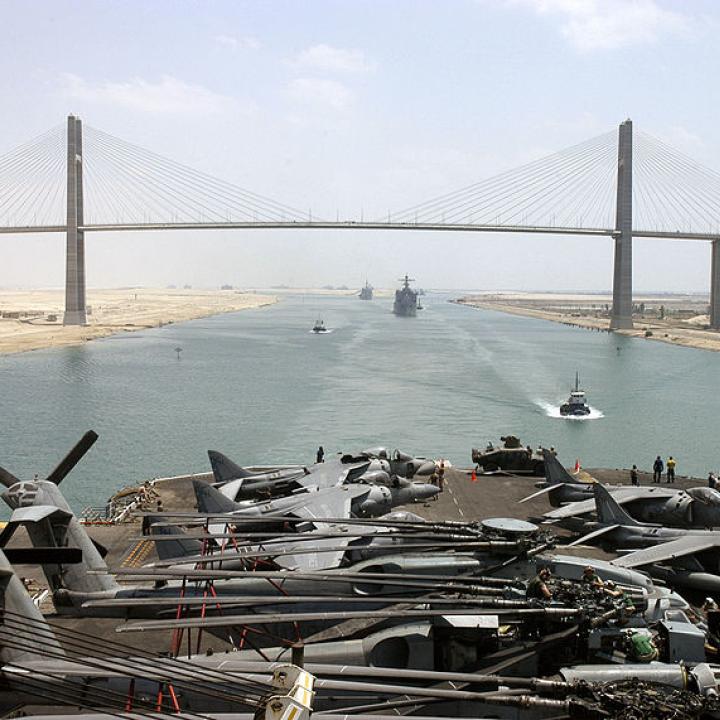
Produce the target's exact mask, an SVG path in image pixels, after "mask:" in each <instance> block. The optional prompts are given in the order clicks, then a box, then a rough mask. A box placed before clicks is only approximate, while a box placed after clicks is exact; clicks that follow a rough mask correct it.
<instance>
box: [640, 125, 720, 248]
mask: <svg viewBox="0 0 720 720" xmlns="http://www.w3.org/2000/svg"><path fill="white" fill-rule="evenodd" d="M633 146H634V148H633V149H634V159H633V228H634V229H635V230H638V231H640V230H642V231H648V232H653V231H654V232H670V233H674V232H685V233H702V234H711V235H720V173H717V172H715V171H714V170H711V169H710V168H707V167H704V166H703V165H701V164H700V163H698V162H696V161H695V160H693V159H692V158H690V157H688V156H687V155H684V154H683V153H681V152H679V151H677V150H675V149H674V148H672V147H670V146H669V145H668V144H667V143H664V142H663V141H662V140H658V139H657V138H655V137H653V136H652V135H649V134H648V133H646V132H643V131H638V130H636V131H635V133H634V137H633Z"/></svg>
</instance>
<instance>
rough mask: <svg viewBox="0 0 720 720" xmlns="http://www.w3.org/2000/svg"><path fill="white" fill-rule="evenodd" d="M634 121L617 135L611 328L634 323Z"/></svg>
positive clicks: (620, 328) (630, 325)
mask: <svg viewBox="0 0 720 720" xmlns="http://www.w3.org/2000/svg"><path fill="white" fill-rule="evenodd" d="M632 140H633V135H632V120H625V122H623V123H620V129H619V132H618V171H617V204H616V206H615V262H614V273H613V304H612V315H611V316H610V329H611V330H623V329H630V328H632V327H633V320H632V226H633V217H632V164H633V152H632Z"/></svg>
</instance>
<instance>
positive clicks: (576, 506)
mask: <svg viewBox="0 0 720 720" xmlns="http://www.w3.org/2000/svg"><path fill="white" fill-rule="evenodd" d="M608 491H609V492H610V494H611V495H612V497H613V500H615V502H616V503H617V504H618V505H625V504H627V503H629V502H633V501H634V500H648V499H650V498H666V497H672V496H673V495H677V494H678V491H677V490H664V489H663V490H661V489H660V488H657V489H656V488H641V487H627V488H618V489H613V490H608ZM591 512H595V498H590V499H589V500H582V501H581V502H573V503H568V504H567V505H563V506H562V507H559V508H555V509H554V510H549V511H548V512H546V513H544V514H543V517H544V518H545V519H546V520H564V519H565V518H569V517H575V516H577V515H586V514H588V513H591Z"/></svg>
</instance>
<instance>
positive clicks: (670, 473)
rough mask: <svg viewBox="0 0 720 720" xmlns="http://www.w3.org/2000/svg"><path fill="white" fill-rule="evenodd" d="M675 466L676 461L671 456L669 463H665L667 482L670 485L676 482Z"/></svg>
mask: <svg viewBox="0 0 720 720" xmlns="http://www.w3.org/2000/svg"><path fill="white" fill-rule="evenodd" d="M675 465H676V463H675V459H674V458H673V456H672V455H671V456H670V457H669V458H668V459H667V463H665V467H666V468H667V481H668V482H669V483H674V482H675Z"/></svg>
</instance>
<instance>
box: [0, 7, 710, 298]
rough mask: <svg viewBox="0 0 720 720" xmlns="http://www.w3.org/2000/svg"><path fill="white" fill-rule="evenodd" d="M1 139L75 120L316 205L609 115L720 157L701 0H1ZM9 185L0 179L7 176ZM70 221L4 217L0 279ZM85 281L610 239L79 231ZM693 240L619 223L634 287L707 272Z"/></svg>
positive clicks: (218, 278)
mask: <svg viewBox="0 0 720 720" xmlns="http://www.w3.org/2000/svg"><path fill="white" fill-rule="evenodd" d="M0 17H1V18H2V26H3V33H2V34H3V42H2V43H0V67H2V70H3V72H2V73H1V74H0V97H2V114H1V116H0V117H1V121H0V122H1V127H2V128H3V133H2V137H1V138H0V154H2V153H4V152H6V151H7V150H10V149H11V148H13V147H15V146H16V145H19V144H21V143H23V142H25V141H26V140H28V139H30V138H32V137H33V136H35V135H37V134H39V133H41V132H43V131H44V130H46V129H48V128H50V127H52V126H55V125H57V124H58V123H61V122H63V121H64V118H65V116H66V115H67V114H68V113H69V112H73V113H77V114H79V115H80V116H81V117H82V118H83V121H84V122H85V123H86V124H88V125H91V126H93V127H96V128H100V129H102V130H105V131H107V132H109V133H111V134H113V135H116V136H118V137H121V138H123V139H125V140H128V141H130V142H132V143H135V144H137V145H141V146H143V147H147V148H151V149H152V150H154V151H155V152H157V153H160V154H162V155H166V156H169V157H171V158H173V159H175V160H177V161H179V162H182V163H185V164H187V165H191V166H193V167H196V168H198V169H200V170H203V171H205V172H208V173H211V174H214V175H216V176H218V177H221V178H224V179H226V180H228V181H231V182H234V183H237V184H238V185H240V186H242V187H246V188H248V189H251V190H254V191H256V192H259V193H261V194H264V195H268V196H270V197H273V198H276V199H278V200H280V201H282V202H284V203H287V204H289V205H292V206H294V207H298V208H302V209H306V208H308V209H310V208H312V211H313V214H315V215H316V216H325V217H330V218H334V217H335V216H336V213H339V214H340V216H343V217H348V216H355V217H359V216H360V215H361V213H363V215H364V216H365V217H372V216H373V215H375V216H377V215H383V214H384V213H386V212H387V210H388V209H389V208H393V209H399V208H403V207H405V206H407V205H410V204H413V203H414V202H419V201H422V200H425V199H429V198H431V197H433V196H435V195H437V194H440V193H443V192H448V191H450V190H452V189H455V188H460V187H463V186H464V185H467V184H469V183H472V182H475V181H477V180H480V179H483V178H485V177H487V176H489V175H491V174H493V173H496V172H499V171H501V170H504V169H508V168H511V167H513V166H516V165H518V164H521V163H523V162H527V161H529V160H532V159H534V158H536V157H539V156H542V155H543V154H546V153H549V152H552V151H555V150H559V149H561V148H563V147H566V146H569V145H572V144H574V143H577V142H580V141H582V140H585V139H586V138H589V137H592V136H594V135H598V134H600V133H603V132H605V131H608V130H612V129H613V128H614V127H616V126H617V124H618V123H619V122H620V121H622V120H623V119H625V118H626V117H632V119H633V120H634V122H635V125H636V127H638V128H642V129H644V130H646V131H647V132H650V133H652V134H653V135H655V136H657V137H660V138H663V139H664V140H666V141H667V142H669V143H670V144H671V145H673V146H675V147H676V148H677V149H679V150H681V151H683V152H685V153H687V154H689V155H691V156H693V157H695V158H697V159H698V160H700V161H701V162H702V163H704V164H705V165H708V166H710V167H713V168H717V169H720V124H719V123H718V109H719V108H720V103H719V102H718V101H719V99H720V87H719V86H718V77H720V67H719V66H720V46H719V45H718V42H717V38H718V36H719V33H718V31H719V30H720V6H719V5H718V4H717V2H715V0H707V1H705V2H703V1H701V0H697V1H692V0H685V1H680V2H672V1H670V0H436V1H433V2H430V1H426V0H396V1H394V2H391V1H390V0H386V1H381V0H352V1H351V0H335V1H332V0H311V1H310V0H308V1H302V0H257V1H254V2H249V1H246V2H243V1H240V0H233V1H227V2H220V1H217V2H213V1H205V2H189V1H187V2H184V1H182V0H167V1H162V0H153V1H150V0H146V1H145V2H138V1H133V0H126V1H124V2H109V1H108V2H99V1H96V2H91V1H90V0H82V1H77V2H67V1H64V0H49V1H40V0H36V1H34V2H28V1H27V0H17V1H15V0H0ZM1 191H2V190H1V189H0V192H1ZM63 252H64V237H61V236H59V235H58V236H52V235H51V236H19V237H12V236H6V235H0V286H17V285H22V286H33V285H40V286H59V285H61V284H62V283H63V281H64V280H63V278H64V259H63ZM87 263H88V283H89V285H91V286H97V287H107V286H117V285H131V284H132V285H140V284H144V285H160V286H162V285H166V284H169V283H178V284H180V283H186V282H187V283H192V284H194V285H197V286H200V285H217V284H219V283H224V282H229V283H233V284H237V285H245V286H253V285H256V286H262V285H270V284H277V283H286V284H294V285H302V284H308V285H323V284H326V283H329V284H341V283H344V284H348V285H355V286H357V285H359V284H361V283H362V282H363V281H364V280H365V278H366V277H367V278H369V279H370V281H371V282H373V283H374V284H375V285H377V286H388V285H391V284H393V283H394V280H395V279H396V278H398V277H400V276H401V275H402V274H404V273H405V272H406V271H407V272H409V273H411V274H412V275H413V276H414V277H416V278H418V281H419V283H420V284H421V285H422V286H425V287H445V288H448V287H456V288H459V287H462V288H469V287H473V288H478V289H484V288H487V289H496V288H524V289H542V288H544V289H552V288H558V289H577V288H587V289H591V290H602V289H606V288H609V286H610V282H611V271H612V247H611V241H610V240H609V239H595V238H577V239H575V238H558V237H548V236H529V237H520V236H514V235H501V236H492V235H468V236H462V235H455V234H452V235H444V234H443V235H441V234H433V235H425V234H421V233H407V234H382V233H362V234H360V233H354V234H351V233H337V232H322V233H308V232H299V231H292V232H285V233H277V232H275V233H270V232H262V233H260V232H255V233H239V232H219V231H214V232H205V233H147V232H145V233H138V234H135V235H131V234H128V235H119V234H106V235H100V234H92V235H89V236H88V238H87ZM708 285H709V246H708V245H707V244H704V243H692V242H669V241H664V242H663V241H649V240H648V241H642V240H636V241H635V287H636V289H639V290H643V289H663V290H685V289H692V290H703V289H707V287H708Z"/></svg>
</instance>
